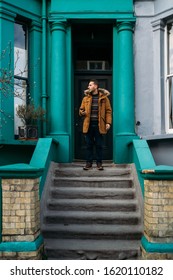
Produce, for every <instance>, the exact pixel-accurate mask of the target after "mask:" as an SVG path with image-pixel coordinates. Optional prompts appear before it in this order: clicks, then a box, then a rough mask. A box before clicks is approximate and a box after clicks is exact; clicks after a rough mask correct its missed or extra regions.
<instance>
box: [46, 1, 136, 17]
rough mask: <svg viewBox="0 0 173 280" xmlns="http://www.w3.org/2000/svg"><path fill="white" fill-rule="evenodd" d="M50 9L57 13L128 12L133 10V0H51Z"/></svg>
mask: <svg viewBox="0 0 173 280" xmlns="http://www.w3.org/2000/svg"><path fill="white" fill-rule="evenodd" d="M51 9H52V11H58V12H59V13H69V12H70V13H74V12H78V13H81V12H86V13H95V14H99V13H100V12H103V11H104V12H105V13H107V12H111V13H115V12H116V13H122V12H123V13H124V12H125V13H130V12H132V10H133V0H109V1H108V0H101V1H100V0H83V1H81V0H52V6H51Z"/></svg>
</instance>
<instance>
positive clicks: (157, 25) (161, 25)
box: [152, 19, 165, 31]
mask: <svg viewBox="0 0 173 280" xmlns="http://www.w3.org/2000/svg"><path fill="white" fill-rule="evenodd" d="M152 27H153V31H158V30H161V31H164V30H165V22H164V21H163V20H162V19H159V20H155V21H153V22H152Z"/></svg>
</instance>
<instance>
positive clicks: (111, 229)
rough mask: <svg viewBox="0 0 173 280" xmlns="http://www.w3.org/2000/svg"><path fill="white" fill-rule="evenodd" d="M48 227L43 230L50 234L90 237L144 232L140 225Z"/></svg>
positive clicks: (49, 225)
mask: <svg viewBox="0 0 173 280" xmlns="http://www.w3.org/2000/svg"><path fill="white" fill-rule="evenodd" d="M47 226H48V227H45V226H44V225H43V227H42V230H43V231H44V228H45V229H46V230H47V231H48V232H50V231H52V232H57V233H60V232H67V233H69V232H74V233H75V232H76V233H78V234H82V233H86V234H89V235H93V234H103V235H105V234H120V233H121V234H122V235H124V234H127V233H133V232H134V233H140V232H142V226H140V225H130V226H129V225H112V224H109V225H108V224H106V225H103V224H102V225H98V224H87V225H84V224H69V225H63V224H47Z"/></svg>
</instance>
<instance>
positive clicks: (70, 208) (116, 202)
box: [41, 163, 143, 260]
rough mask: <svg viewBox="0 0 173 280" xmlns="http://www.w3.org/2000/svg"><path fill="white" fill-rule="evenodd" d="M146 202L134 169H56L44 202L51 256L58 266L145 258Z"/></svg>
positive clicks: (44, 223)
mask: <svg viewBox="0 0 173 280" xmlns="http://www.w3.org/2000/svg"><path fill="white" fill-rule="evenodd" d="M141 205H142V196H141V192H140V186H139V184H138V182H137V180H136V173H135V169H134V166H133V165H115V164H105V165H104V170H103V171H98V170H97V169H96V168H93V169H92V170H89V171H84V170H83V169H82V165H81V164H80V163H74V164H56V163H52V164H51V167H50V170H49V173H48V176H47V181H46V185H45V188H44V192H43V195H42V201H41V213H42V214H41V231H42V235H43V238H44V247H45V254H46V256H47V258H48V259H52V260H53V259H54V260H65V259H68V260H70V259H71V260H77V259H85V260H95V259H98V260H102V259H104V260H106V259H107V260H112V259H115V260H122V259H139V258H140V239H141V236H142V233H143V226H142V224H143V223H142V216H143V214H142V208H141Z"/></svg>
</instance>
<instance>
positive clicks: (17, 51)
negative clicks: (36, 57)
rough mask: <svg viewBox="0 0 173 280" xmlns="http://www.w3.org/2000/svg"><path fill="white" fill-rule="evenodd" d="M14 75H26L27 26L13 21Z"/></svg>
mask: <svg viewBox="0 0 173 280" xmlns="http://www.w3.org/2000/svg"><path fill="white" fill-rule="evenodd" d="M14 38H15V40H14V75H15V76H20V77H25V78H27V77H28V51H27V26H26V25H24V24H19V23H15V29H14Z"/></svg>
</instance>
